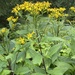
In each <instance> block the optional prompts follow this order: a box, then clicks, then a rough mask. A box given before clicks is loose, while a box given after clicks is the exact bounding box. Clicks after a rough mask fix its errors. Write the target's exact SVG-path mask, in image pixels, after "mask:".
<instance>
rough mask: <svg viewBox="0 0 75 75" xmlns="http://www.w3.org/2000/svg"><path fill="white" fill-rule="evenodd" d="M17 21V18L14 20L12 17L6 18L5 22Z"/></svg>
mask: <svg viewBox="0 0 75 75" xmlns="http://www.w3.org/2000/svg"><path fill="white" fill-rule="evenodd" d="M17 20H18V17H16V18H14V16H10V17H8V18H7V21H12V22H16V21H17Z"/></svg>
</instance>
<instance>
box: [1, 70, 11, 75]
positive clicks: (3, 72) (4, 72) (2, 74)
mask: <svg viewBox="0 0 75 75" xmlns="http://www.w3.org/2000/svg"><path fill="white" fill-rule="evenodd" d="M10 72H11V71H10V70H3V71H2V73H1V75H9V74H10Z"/></svg>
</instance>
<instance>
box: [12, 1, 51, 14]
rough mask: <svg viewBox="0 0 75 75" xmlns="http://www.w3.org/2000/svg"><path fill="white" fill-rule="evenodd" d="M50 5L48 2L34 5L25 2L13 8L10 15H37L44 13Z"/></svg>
mask: <svg viewBox="0 0 75 75" xmlns="http://www.w3.org/2000/svg"><path fill="white" fill-rule="evenodd" d="M50 5H51V3H49V2H45V1H44V2H36V3H31V2H27V1H25V2H24V3H23V4H20V5H18V4H17V6H15V7H14V8H13V10H12V13H15V14H18V12H19V11H22V10H23V11H27V12H29V13H31V14H32V15H34V14H39V13H40V12H42V11H46V10H47V9H48V8H49V7H50Z"/></svg>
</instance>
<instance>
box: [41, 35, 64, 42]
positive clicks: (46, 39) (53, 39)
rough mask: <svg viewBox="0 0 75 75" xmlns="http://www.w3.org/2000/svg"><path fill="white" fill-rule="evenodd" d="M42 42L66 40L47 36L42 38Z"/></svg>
mask: <svg viewBox="0 0 75 75" xmlns="http://www.w3.org/2000/svg"><path fill="white" fill-rule="evenodd" d="M42 41H46V42H50V41H62V42H64V41H65V40H64V39H62V38H60V37H49V36H45V37H43V38H42Z"/></svg>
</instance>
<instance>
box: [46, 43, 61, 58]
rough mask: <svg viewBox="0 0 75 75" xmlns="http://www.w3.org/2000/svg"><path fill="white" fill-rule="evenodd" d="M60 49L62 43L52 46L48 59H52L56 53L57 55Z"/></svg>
mask: <svg viewBox="0 0 75 75" xmlns="http://www.w3.org/2000/svg"><path fill="white" fill-rule="evenodd" d="M60 48H61V43H59V44H56V45H54V46H52V47H51V48H50V50H49V51H48V53H47V57H49V58H51V57H52V56H53V55H54V54H55V53H57V52H58V51H59V50H60Z"/></svg>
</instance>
